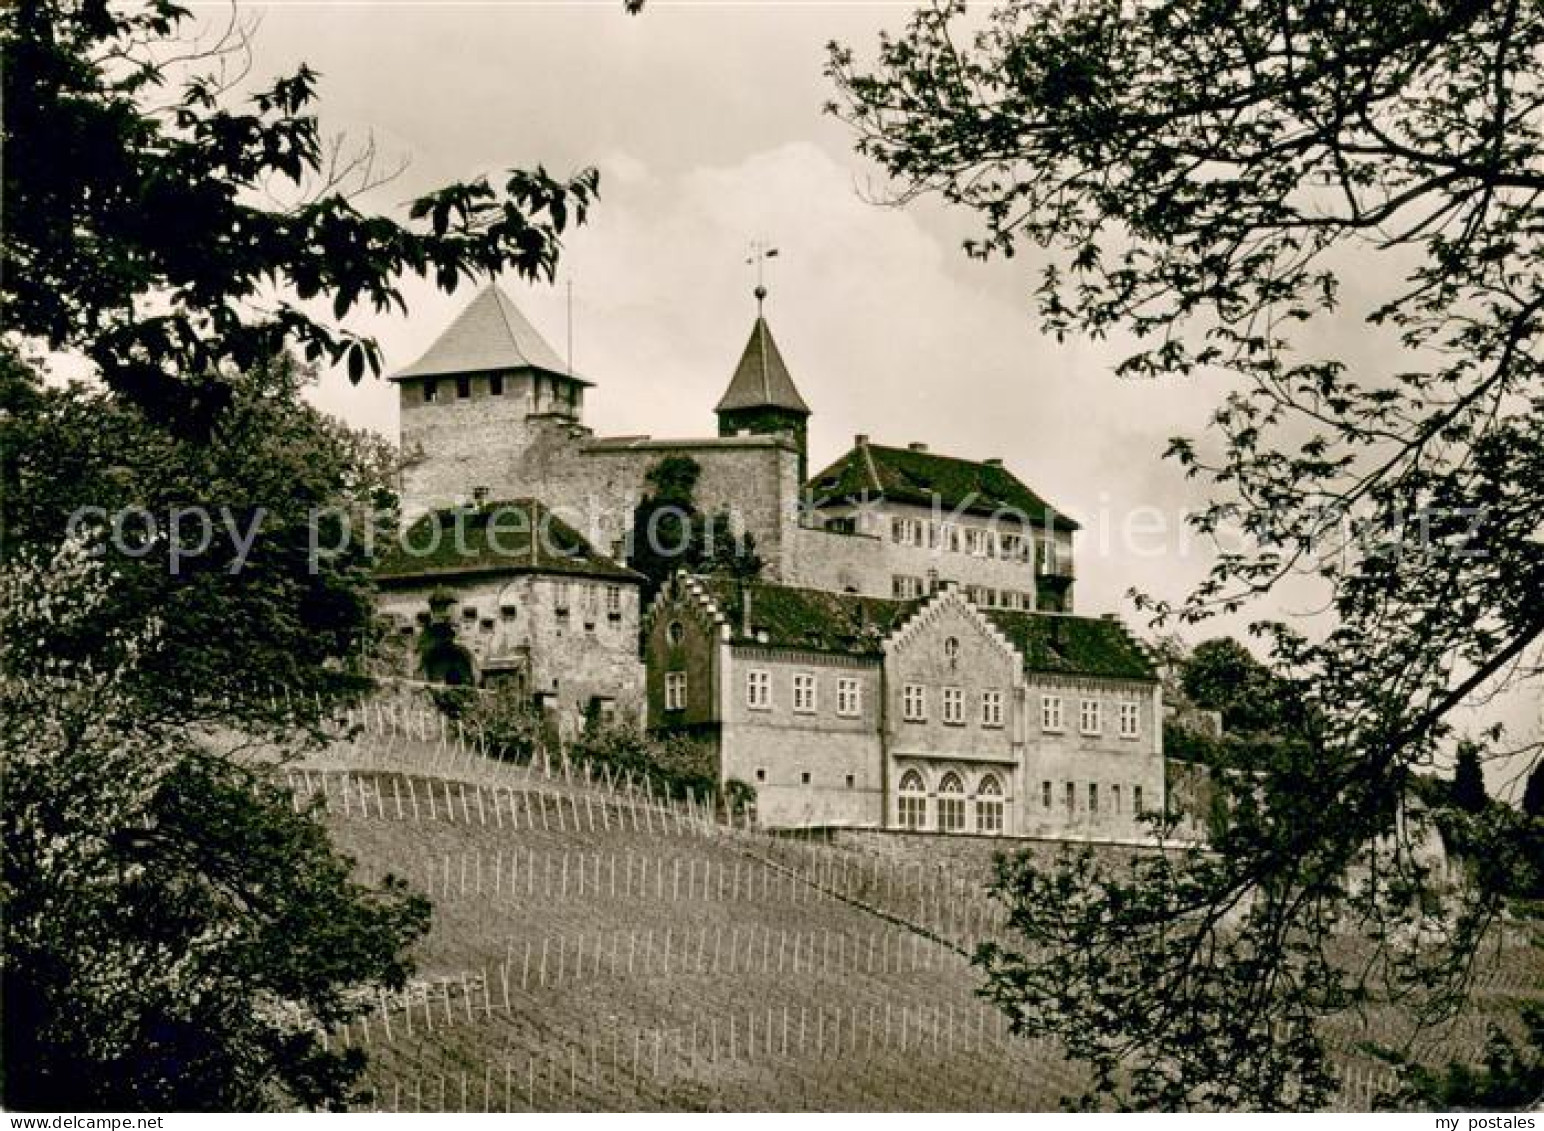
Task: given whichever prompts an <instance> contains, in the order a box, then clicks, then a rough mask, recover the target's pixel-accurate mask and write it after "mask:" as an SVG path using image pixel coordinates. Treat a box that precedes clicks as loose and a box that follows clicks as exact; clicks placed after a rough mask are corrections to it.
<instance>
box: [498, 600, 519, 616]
mask: <svg viewBox="0 0 1544 1131" xmlns="http://www.w3.org/2000/svg"><path fill="white" fill-rule="evenodd" d="M519 615H520V606H519V605H516V604H515V603H514V602H513V601H509V600H505V601H503V602H501V603H500V605H499V616H501V617H503V618H504V619H505V620H514V619H515V618H516V617H518V616H519Z"/></svg>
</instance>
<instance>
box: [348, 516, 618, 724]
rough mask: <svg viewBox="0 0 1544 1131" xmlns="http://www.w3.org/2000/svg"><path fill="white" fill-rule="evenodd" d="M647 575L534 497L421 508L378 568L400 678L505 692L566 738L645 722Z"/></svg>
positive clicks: (381, 601)
mask: <svg viewBox="0 0 1544 1131" xmlns="http://www.w3.org/2000/svg"><path fill="white" fill-rule="evenodd" d="M642 580H643V579H642V578H641V577H640V576H639V575H638V574H636V573H634V572H633V571H632V570H630V569H627V568H626V567H624V566H621V565H619V564H617V563H616V562H614V561H612V560H611V559H610V558H608V557H606V556H605V555H602V554H599V553H597V552H596V551H595V550H594V549H592V548H591V547H590V545H589V543H588V542H586V541H585V540H584V539H583V538H582V537H581V536H580V535H579V534H578V533H577V532H576V531H574V530H573V529H572V528H570V527H568V526H567V525H566V524H565V523H563V522H562V521H561V520H560V519H558V518H557V517H556V516H554V515H553V514H552V513H551V512H550V511H548V510H547V509H546V508H545V507H543V506H542V505H541V503H539V502H537V501H535V500H530V499H522V500H513V501H506V502H483V503H480V504H477V505H474V506H471V507H461V508H452V509H446V510H440V511H431V512H430V513H428V514H425V515H421V516H420V517H419V518H418V519H417V520H416V521H415V522H414V523H412V524H411V525H410V526H409V527H408V528H407V530H406V531H405V532H404V534H403V536H402V537H401V538H400V539H399V540H398V541H397V542H396V543H395V544H394V545H393V546H392V548H391V551H390V552H389V553H388V554H387V555H386V556H384V557H383V558H382V559H381V561H380V562H379V563H378V564H377V568H376V584H377V587H378V589H379V592H380V598H379V606H380V612H381V615H382V617H383V618H384V619H385V620H386V622H387V625H388V627H389V629H390V631H391V634H392V639H393V641H394V647H393V648H392V649H391V652H392V659H393V661H394V663H395V665H396V670H397V671H398V672H399V673H400V674H403V675H407V676H410V677H412V676H416V677H419V678H424V679H428V680H431V681H433V682H438V683H448V684H462V685H481V686H484V687H500V686H503V687H506V688H509V689H511V690H512V691H514V692H515V693H517V694H519V695H521V696H523V697H528V698H529V700H530V702H531V703H532V705H533V706H535V707H536V708H538V709H539V710H540V711H542V712H543V713H544V714H545V715H547V716H548V718H549V719H550V720H551V723H552V727H553V730H554V732H555V733H556V734H557V735H559V736H563V737H567V736H572V735H574V734H576V733H578V732H579V731H580V730H581V729H582V728H583V727H584V726H586V725H589V724H591V723H594V722H605V721H612V720H614V721H623V720H630V721H633V722H642V719H643V665H642V662H641V660H640V659H639V656H638V625H639V591H640V587H641V583H642Z"/></svg>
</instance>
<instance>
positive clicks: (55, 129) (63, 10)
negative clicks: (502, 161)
mask: <svg viewBox="0 0 1544 1131" xmlns="http://www.w3.org/2000/svg"><path fill="white" fill-rule="evenodd" d="M187 19H188V12H187V10H186V9H184V8H182V7H180V6H178V5H177V4H175V3H173V2H172V0H149V2H148V3H145V4H136V5H118V4H113V3H110V0H82V2H80V3H71V2H66V0H21V2H19V3H17V4H12V5H7V6H6V7H5V9H4V10H3V11H0V51H3V53H4V55H5V60H6V66H5V72H4V86H3V94H4V100H5V106H6V114H5V121H4V127H3V132H0V143H3V145H4V148H5V152H6V161H5V170H4V203H5V216H6V225H5V233H4V236H3V239H0V275H3V279H4V282H3V284H0V288H3V289H0V295H3V299H4V304H5V310H6V321H7V325H8V328H9V329H11V330H13V331H15V332H17V333H20V334H22V335H25V336H27V337H29V338H34V339H37V340H41V341H43V342H46V343H47V345H48V346H49V347H51V348H53V349H63V350H75V351H79V352H80V353H82V354H83V355H85V356H86V357H87V358H89V359H90V360H91V362H92V363H93V364H94V366H95V368H96V371H97V372H98V373H99V374H100V375H101V377H102V379H103V380H104V381H105V382H106V383H107V385H108V387H110V388H111V389H112V390H113V391H114V392H116V393H118V394H120V395H122V396H124V397H126V398H128V399H130V400H132V401H134V402H135V403H137V404H138V405H140V406H141V407H142V408H144V409H145V410H146V411H149V412H151V413H153V414H155V415H156V416H157V417H158V418H159V419H161V420H163V421H166V422H168V423H170V424H172V425H174V426H176V427H179V428H183V429H189V430H192V431H194V432H197V431H200V430H203V429H206V428H208V427H209V426H210V425H211V423H212V421H213V419H214V417H215V416H217V415H218V413H219V411H220V409H221V408H223V406H224V405H225V404H226V403H227V401H228V399H229V392H228V389H227V387H226V386H225V384H224V380H223V378H224V376H225V375H226V374H227V372H228V371H229V370H231V369H234V370H236V371H249V370H251V369H253V368H255V367H257V366H260V365H263V364H266V363H267V362H268V361H269V360H270V359H271V358H272V357H274V356H276V355H278V354H279V353H281V352H282V351H283V350H284V349H285V348H287V347H294V348H297V349H299V350H300V351H301V352H302V354H303V355H304V357H305V358H306V359H307V360H309V361H317V362H320V361H325V362H329V363H346V364H347V366H348V372H349V376H350V377H351V378H352V379H353V380H355V381H358V380H359V379H361V378H362V377H363V376H364V374H365V373H366V372H367V371H368V372H377V371H379V369H380V357H379V352H378V350H377V349H376V346H375V343H374V342H373V341H372V340H370V339H369V338H366V337H363V336H360V335H358V334H356V333H354V332H352V331H350V330H348V329H347V328H346V327H344V326H341V325H339V324H335V323H334V322H329V321H328V320H327V319H325V318H323V317H320V316H317V315H316V314H314V313H312V312H311V309H310V308H309V307H308V306H307V305H305V304H307V303H310V302H311V301H312V300H326V301H327V302H328V303H329V305H330V307H331V311H332V314H333V315H334V317H335V318H336V319H340V320H341V319H345V318H346V317H347V316H348V315H349V314H350V313H351V312H352V311H354V310H356V309H357V308H358V307H359V306H360V304H362V303H366V302H368V303H369V304H370V305H371V306H373V307H374V308H375V309H377V310H386V309H393V308H394V309H397V310H405V306H404V303H403V299H402V293H401V290H400V288H399V282H398V280H399V278H400V277H401V275H402V274H403V273H404V272H412V273H416V274H419V275H427V276H431V277H433V278H434V280H435V281H436V282H437V283H438V284H439V286H441V287H442V288H444V289H445V290H454V289H455V287H456V285H457V284H458V282H460V281H461V280H463V279H465V278H468V277H471V276H474V275H476V274H479V273H482V274H492V273H494V272H496V271H499V270H501V269H504V268H510V269H513V270H515V271H518V272H519V273H521V274H523V275H528V276H531V277H546V278H550V277H551V275H552V272H553V270H554V268H555V266H556V263H557V255H558V251H559V237H560V236H561V235H562V233H563V232H564V231H565V230H566V229H567V227H568V225H569V223H570V222H571V221H572V222H576V223H582V222H583V220H584V219H585V215H586V213H587V211H588V209H589V206H590V204H591V202H592V201H593V199H594V197H595V193H596V189H597V184H598V178H597V175H596V173H595V172H594V171H593V170H585V171H583V172H581V173H579V174H578V175H576V176H575V177H573V178H572V179H569V180H558V179H555V178H553V177H551V176H550V175H548V174H547V172H546V171H545V170H543V169H536V170H534V171H523V170H514V171H512V172H510V173H509V174H508V176H507V178H506V179H505V181H504V184H503V186H502V188H500V189H496V188H494V187H493V186H492V185H490V184H489V183H488V181H487V179H486V178H477V179H474V180H471V181H466V182H463V183H459V184H452V185H447V186H445V187H444V188H441V189H439V190H437V191H435V192H432V193H429V194H428V195H426V196H423V197H420V198H419V199H417V200H415V201H413V202H412V204H411V205H410V207H409V210H408V216H409V220H408V222H407V223H399V222H397V221H395V220H392V219H390V218H387V217H382V216H371V215H366V214H363V213H361V212H359V211H357V210H356V208H355V206H354V205H353V203H352V202H351V199H350V191H349V190H350V189H351V188H355V189H357V188H359V187H361V184H368V183H370V176H371V173H370V167H369V165H368V163H364V164H359V163H357V162H350V161H349V160H347V159H345V160H343V161H342V162H341V165H340V164H338V163H335V162H333V161H332V160H330V157H333V156H336V153H337V151H336V150H334V149H331V148H329V147H328V146H327V145H326V144H325V143H324V140H323V135H322V133H321V130H320V127H319V124H318V121H317V119H316V118H315V117H314V116H313V115H312V114H311V113H310V112H309V107H310V106H311V103H312V102H313V100H314V98H315V86H316V78H317V76H316V74H315V73H314V72H313V71H311V70H310V69H309V68H308V67H305V66H301V67H299V68H298V69H297V70H296V71H295V72H294V73H293V74H291V75H288V76H285V77H282V78H279V79H276V80H275V81H274V82H273V83H272V84H271V85H269V86H267V87H266V88H263V89H259V90H257V91H256V92H255V93H253V94H251V96H250V97H249V98H247V99H246V100H245V101H244V103H242V104H240V105H239V108H232V107H230V106H228V105H227V103H228V102H234V101H235V93H234V90H233V89H231V84H230V83H229V82H227V80H226V78H225V75H224V73H223V72H222V70H221V67H220V62H221V58H222V56H223V55H224V54H225V51H226V49H227V48H230V49H236V48H239V44H229V43H228V44H225V45H224V46H223V47H216V48H214V49H212V51H211V52H210V53H209V54H208V55H203V56H201V55H200V53H199V52H198V51H197V50H196V49H194V48H193V47H192V46H191V45H190V44H189V43H186V42H183V43H179V42H178V36H179V34H181V32H182V31H183V25H184V23H185V22H186V21H187ZM169 56H170V57H172V58H175V59H180V60H181V61H182V66H181V67H180V68H179V67H178V66H177V65H175V64H173V63H172V62H170V61H169V58H168V57H169ZM285 192H288V193H289V194H290V196H292V197H293V198H294V200H293V202H290V203H285V204H275V203H274V200H275V198H276V197H278V196H280V195H281V194H283V193H285Z"/></svg>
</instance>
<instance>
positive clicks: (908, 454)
mask: <svg viewBox="0 0 1544 1131" xmlns="http://www.w3.org/2000/svg"><path fill="white" fill-rule="evenodd" d="M809 488H810V490H811V491H812V492H813V493H814V498H815V503H816V505H817V506H825V505H830V504H832V503H837V502H847V501H849V500H850V501H861V500H865V499H869V500H872V499H876V498H885V499H889V500H892V501H894V502H902V503H916V504H918V505H920V506H932V505H933V503H934V501H935V499H936V500H937V502H938V503H939V505H940V506H943V507H944V508H946V509H948V510H951V511H952V510H955V509H960V510H964V511H966V512H969V513H974V514H993V513H996V512H998V511H1002V510H1015V511H1019V512H1021V513H1022V514H1025V515H1027V516H1028V517H1029V519H1030V520H1031V521H1032V522H1034V523H1036V524H1043V523H1045V522H1046V521H1048V520H1049V521H1050V522H1051V523H1052V524H1053V525H1055V526H1057V527H1060V528H1061V529H1063V530H1076V529H1077V528H1078V524H1077V523H1076V522H1075V521H1073V520H1072V519H1071V518H1069V517H1068V516H1067V515H1065V514H1062V513H1061V512H1060V511H1058V510H1056V509H1055V508H1054V507H1052V506H1051V505H1050V504H1049V503H1047V502H1046V501H1045V500H1044V499H1042V498H1041V497H1040V496H1039V495H1037V494H1035V493H1034V492H1033V491H1031V490H1030V489H1029V488H1028V487H1026V486H1025V485H1024V484H1023V482H1022V481H1020V479H1019V478H1018V477H1017V476H1016V475H1014V474H1013V472H1011V471H1009V470H1007V469H1006V468H1004V467H1000V466H998V465H996V464H989V463H980V462H977V461H975V460H968V459H957V458H955V457H953V456H940V455H934V454H932V453H931V452H925V451H916V450H914V449H911V448H887V447H882V446H880V445H878V444H869V443H860V444H858V445H856V446H855V447H854V448H853V449H852V450H851V451H849V452H848V453H847V454H846V455H844V456H843V457H842V458H841V459H839V460H837V461H836V462H835V463H833V464H832V465H831V466H830V467H828V468H826V469H825V470H824V471H822V472H820V473H818V474H817V475H815V476H813V477H811V479H810V481H809Z"/></svg>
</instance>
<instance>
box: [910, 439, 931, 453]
mask: <svg viewBox="0 0 1544 1131" xmlns="http://www.w3.org/2000/svg"><path fill="white" fill-rule="evenodd" d="M906 447H907V448H908V449H910V450H911V451H914V452H925V451H927V445H926V444H923V443H919V442H918V441H916V440H913V441H912V442H911V443H909V444H907V445H906Z"/></svg>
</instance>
